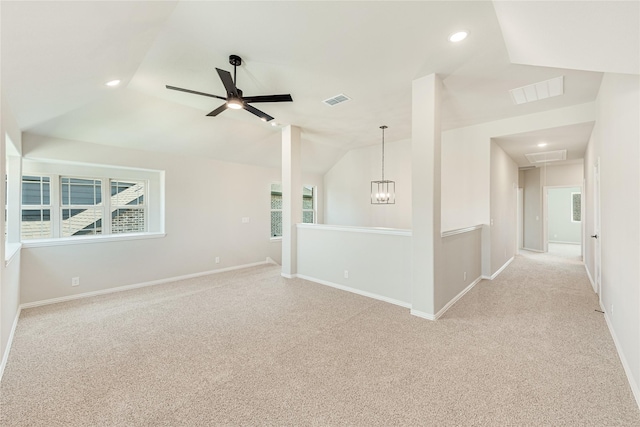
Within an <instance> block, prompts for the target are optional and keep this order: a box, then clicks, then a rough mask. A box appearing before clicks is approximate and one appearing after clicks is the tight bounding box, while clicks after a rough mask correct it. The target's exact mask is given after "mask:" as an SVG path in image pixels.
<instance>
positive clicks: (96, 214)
mask: <svg viewBox="0 0 640 427" xmlns="http://www.w3.org/2000/svg"><path fill="white" fill-rule="evenodd" d="M61 185H62V198H61V202H62V203H61V204H62V207H61V213H62V215H61V217H62V223H61V227H60V229H61V235H62V237H71V236H83V235H88V234H94V235H95V234H102V217H103V206H102V181H101V180H99V179H82V178H68V177H62V178H61Z"/></svg>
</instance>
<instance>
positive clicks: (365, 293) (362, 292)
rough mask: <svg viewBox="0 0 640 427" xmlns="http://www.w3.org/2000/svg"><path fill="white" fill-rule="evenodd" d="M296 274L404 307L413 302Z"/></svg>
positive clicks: (302, 277) (409, 306) (315, 281)
mask: <svg viewBox="0 0 640 427" xmlns="http://www.w3.org/2000/svg"><path fill="white" fill-rule="evenodd" d="M296 276H297V277H298V279H302V280H307V281H309V282H314V283H318V284H320V285H325V286H330V287H332V288H336V289H340V290H341V291H347V292H351V293H354V294H358V295H362V296H364V297H369V298H373V299H377V300H379V301H384V302H388V303H390V304H394V305H399V306H400V307H404V308H411V304H409V303H408V302H404V301H400V300H397V299H393V298H389V297H385V296H383V295H378V294H374V293H372V292H367V291H362V290H360V289H356V288H350V287H349V286H344V285H339V284H337V283H333V282H328V281H326V280H322V279H316V278H315V277H309V276H305V275H303V274H298V275H296Z"/></svg>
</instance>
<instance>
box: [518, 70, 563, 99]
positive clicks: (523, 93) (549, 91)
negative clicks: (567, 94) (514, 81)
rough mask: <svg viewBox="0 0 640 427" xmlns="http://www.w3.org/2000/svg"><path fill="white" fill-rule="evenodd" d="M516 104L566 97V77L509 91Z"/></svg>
mask: <svg viewBox="0 0 640 427" xmlns="http://www.w3.org/2000/svg"><path fill="white" fill-rule="evenodd" d="M509 93H510V94H511V100H512V101H513V103H514V104H516V105H520V104H526V103H527V102H533V101H539V100H541V99H546V98H551V97H554V96H559V95H564V76H560V77H556V78H554V79H550V80H545V81H543V82H538V83H534V84H532V85H528V86H522V87H517V88H515V89H511V90H510V91H509Z"/></svg>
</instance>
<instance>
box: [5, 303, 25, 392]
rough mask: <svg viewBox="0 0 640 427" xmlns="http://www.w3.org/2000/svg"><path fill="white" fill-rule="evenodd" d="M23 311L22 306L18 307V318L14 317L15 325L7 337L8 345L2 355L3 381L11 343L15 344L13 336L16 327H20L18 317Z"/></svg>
mask: <svg viewBox="0 0 640 427" xmlns="http://www.w3.org/2000/svg"><path fill="white" fill-rule="evenodd" d="M21 311H22V307H18V312H17V313H16V318H15V319H13V325H12V326H11V332H9V338H8V339H7V347H6V348H5V350H4V356H2V363H0V381H2V376H3V375H4V368H5V367H6V366H7V361H8V360H9V352H10V351H11V345H12V344H13V336H14V335H15V333H16V328H17V327H18V319H19V318H20V312H21Z"/></svg>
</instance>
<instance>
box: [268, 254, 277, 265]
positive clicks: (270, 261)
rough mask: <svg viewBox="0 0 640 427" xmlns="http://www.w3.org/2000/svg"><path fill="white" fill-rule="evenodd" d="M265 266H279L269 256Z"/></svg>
mask: <svg viewBox="0 0 640 427" xmlns="http://www.w3.org/2000/svg"><path fill="white" fill-rule="evenodd" d="M267 264H273V265H280V264H278V263H277V262H276V261H275V260H274V259H273V258H271V257H270V256H268V257H267Z"/></svg>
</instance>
